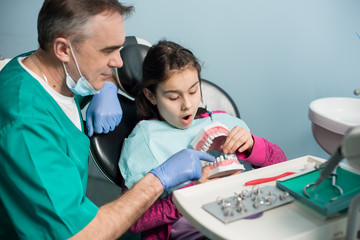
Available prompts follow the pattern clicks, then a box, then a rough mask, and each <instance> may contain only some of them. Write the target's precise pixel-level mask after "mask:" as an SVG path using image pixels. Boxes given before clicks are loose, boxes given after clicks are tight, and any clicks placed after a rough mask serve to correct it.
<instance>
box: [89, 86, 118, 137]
mask: <svg viewBox="0 0 360 240" xmlns="http://www.w3.org/2000/svg"><path fill="white" fill-rule="evenodd" d="M122 115H123V111H122V109H121V105H120V102H119V99H118V97H117V87H116V85H115V84H114V83H112V82H109V81H105V85H104V87H103V88H102V89H101V90H100V93H99V94H95V95H94V96H93V98H92V100H91V102H90V104H89V107H88V109H87V111H86V127H87V129H88V136H89V137H91V136H92V135H93V134H94V131H95V132H96V133H108V132H109V131H113V130H114V129H115V127H116V126H117V125H119V123H120V121H121V118H122Z"/></svg>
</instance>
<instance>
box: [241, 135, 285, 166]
mask: <svg viewBox="0 0 360 240" xmlns="http://www.w3.org/2000/svg"><path fill="white" fill-rule="evenodd" d="M252 137H253V139H254V146H253V149H252V151H251V154H250V155H248V153H239V152H236V155H237V157H238V158H239V159H240V160H243V161H244V162H247V163H250V164H252V165H253V166H255V167H265V166H268V165H272V164H275V163H279V162H284V161H286V156H285V153H284V152H283V151H282V150H281V148H280V147H279V146H277V145H276V144H273V143H271V142H269V141H268V140H266V139H265V138H260V137H257V136H255V135H253V134H252Z"/></svg>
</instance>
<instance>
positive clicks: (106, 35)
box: [68, 13, 125, 90]
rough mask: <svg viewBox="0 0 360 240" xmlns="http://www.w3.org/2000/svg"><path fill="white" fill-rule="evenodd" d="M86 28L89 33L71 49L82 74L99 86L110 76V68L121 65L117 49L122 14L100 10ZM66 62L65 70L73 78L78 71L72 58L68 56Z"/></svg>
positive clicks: (122, 29)
mask: <svg viewBox="0 0 360 240" xmlns="http://www.w3.org/2000/svg"><path fill="white" fill-rule="evenodd" d="M89 28H90V33H91V34H92V35H91V37H89V38H87V39H85V40H84V41H82V42H81V43H79V44H78V45H77V47H74V46H73V50H74V55H75V58H76V60H77V63H78V65H79V68H80V71H81V73H82V75H84V76H85V77H86V79H87V80H88V81H89V83H90V84H91V85H92V86H93V87H94V88H95V89H96V90H100V89H101V88H102V87H103V86H104V81H105V80H107V79H108V78H109V77H111V71H112V68H113V67H117V68H120V67H122V65H123V61H122V59H121V57H120V52H119V49H120V47H121V46H122V45H123V44H124V42H125V24H124V18H123V17H122V16H121V15H120V14H118V13H113V14H110V15H109V14H106V15H105V14H100V15H97V16H95V17H94V18H93V20H92V22H91V23H90V26H89ZM71 58H73V57H71ZM68 66H69V67H68V72H69V74H70V75H71V76H72V78H73V79H74V80H75V81H77V80H78V79H79V77H80V74H79V72H78V71H77V69H76V65H75V61H74V59H70V61H69V63H68Z"/></svg>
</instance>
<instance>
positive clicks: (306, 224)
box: [173, 156, 347, 240]
mask: <svg viewBox="0 0 360 240" xmlns="http://www.w3.org/2000/svg"><path fill="white" fill-rule="evenodd" d="M324 161H325V159H321V158H317V157H313V156H304V157H301V158H297V159H293V160H288V161H286V162H283V163H279V164H276V165H272V166H268V167H263V168H259V169H256V170H252V171H248V172H244V173H241V174H238V175H234V176H229V177H225V178H222V179H219V180H216V181H211V182H207V183H204V184H200V185H196V186H194V187H189V188H184V189H180V190H177V191H175V192H174V193H173V201H174V202H175V205H176V207H177V208H178V209H179V210H180V212H181V213H182V214H183V216H184V217H185V218H186V219H187V220H188V221H189V222H190V223H191V224H193V226H195V227H196V228H197V229H199V230H200V231H201V232H202V233H204V234H205V235H206V236H208V237H209V238H211V239H214V240H216V239H251V240H255V239H341V237H344V235H345V231H346V224H347V216H346V215H340V216H335V217H331V218H329V219H325V217H324V216H323V215H321V214H320V213H317V212H316V211H315V210H313V209H311V208H309V207H307V206H305V205H304V204H302V203H301V202H299V201H297V200H295V201H294V202H292V203H289V204H286V205H283V206H280V207H277V208H274V209H271V210H268V211H266V212H264V214H263V216H261V217H259V218H257V219H241V220H237V221H234V222H231V223H227V224H225V223H223V222H222V221H220V220H218V219H217V218H216V217H214V216H213V215H211V214H210V213H208V212H207V211H205V210H204V209H203V208H202V206H203V205H204V204H206V203H210V202H213V201H216V199H217V197H224V198H227V197H230V196H234V192H237V193H239V192H241V191H242V190H244V189H247V190H251V189H252V188H253V186H244V183H245V182H247V181H249V180H253V179H258V178H265V177H273V176H277V175H280V174H282V173H284V172H289V171H290V172H299V171H301V170H303V169H304V165H305V164H306V163H308V162H316V163H321V162H324ZM275 184H276V182H275V181H272V182H268V183H262V184H259V185H257V186H259V187H262V186H271V185H273V186H274V185H275Z"/></svg>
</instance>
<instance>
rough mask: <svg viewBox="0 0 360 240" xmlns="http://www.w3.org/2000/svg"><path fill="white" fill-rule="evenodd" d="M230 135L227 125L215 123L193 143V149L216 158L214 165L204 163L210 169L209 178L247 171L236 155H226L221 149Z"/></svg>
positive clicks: (204, 130)
mask: <svg viewBox="0 0 360 240" xmlns="http://www.w3.org/2000/svg"><path fill="white" fill-rule="evenodd" d="M228 135H229V129H228V128H227V127H226V126H225V125H223V124H221V123H219V122H214V123H212V124H210V125H208V126H206V127H204V128H202V129H201V130H200V132H199V133H198V134H197V135H196V137H195V138H194V140H193V141H192V142H191V147H192V148H194V149H195V150H199V151H202V152H206V153H209V154H211V155H213V156H215V157H216V160H215V162H213V163H209V162H206V161H202V165H203V167H205V166H209V167H210V173H209V176H208V178H217V177H223V176H228V175H231V174H233V173H235V172H238V171H244V170H245V168H244V166H243V165H242V164H241V163H240V162H239V161H238V159H237V157H236V154H234V153H232V154H224V153H223V151H222V149H221V146H222V145H223V144H224V142H225V140H226V137H227V136H228ZM216 155H218V156H216Z"/></svg>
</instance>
